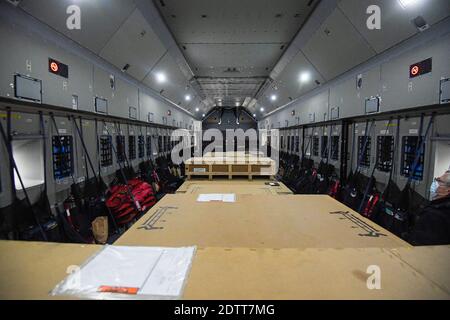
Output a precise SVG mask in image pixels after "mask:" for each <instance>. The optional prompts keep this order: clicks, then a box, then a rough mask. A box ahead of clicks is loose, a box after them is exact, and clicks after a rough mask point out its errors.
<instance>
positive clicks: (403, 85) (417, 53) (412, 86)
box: [381, 36, 450, 111]
mask: <svg viewBox="0 0 450 320" xmlns="http://www.w3.org/2000/svg"><path fill="white" fill-rule="evenodd" d="M449 55H450V36H447V37H444V38H441V40H440V42H437V43H435V44H433V45H426V46H422V47H420V48H417V49H416V50H413V51H410V52H408V53H405V54H404V55H402V56H401V57H399V58H396V59H392V60H390V61H389V62H387V63H385V64H383V65H382V67H381V86H382V93H381V95H382V98H383V101H382V108H383V111H390V110H398V109H404V108H412V107H418V106H426V105H432V104H438V103H439V102H440V99H439V95H440V81H441V79H443V78H448V77H450V70H449V69H448V65H449V60H448V57H449ZM428 58H432V72H430V73H427V74H424V75H421V76H418V77H415V78H410V66H411V65H413V64H415V63H418V62H420V61H423V60H425V59H428Z"/></svg>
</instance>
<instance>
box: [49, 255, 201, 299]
mask: <svg viewBox="0 0 450 320" xmlns="http://www.w3.org/2000/svg"><path fill="white" fill-rule="evenodd" d="M195 251H196V248H195V247H187V248H161V247H121V246H105V247H104V248H103V249H102V250H101V251H99V252H98V253H96V254H95V255H93V256H92V257H91V258H89V259H88V260H87V261H86V262H85V263H84V264H83V265H82V266H80V267H79V268H78V267H74V268H72V273H71V274H70V275H69V276H67V277H66V279H64V280H63V281H62V282H61V283H59V284H58V285H57V286H56V287H55V288H54V289H53V291H52V292H51V294H52V295H65V296H77V297H79V298H88V299H131V300H138V299H146V300H152V299H161V300H162V299H180V298H181V297H182V294H183V290H184V286H185V283H186V279H187V277H188V274H189V272H190V268H191V265H192V260H193V257H194V254H195Z"/></svg>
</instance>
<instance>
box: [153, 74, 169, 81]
mask: <svg viewBox="0 0 450 320" xmlns="http://www.w3.org/2000/svg"><path fill="white" fill-rule="evenodd" d="M155 77H156V81H158V83H164V82H166V81H167V77H166V75H165V74H164V73H162V72H158V73H157V74H156V75H155Z"/></svg>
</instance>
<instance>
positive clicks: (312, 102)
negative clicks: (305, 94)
mask: <svg viewBox="0 0 450 320" xmlns="http://www.w3.org/2000/svg"><path fill="white" fill-rule="evenodd" d="M328 99H329V90H326V91H323V92H321V93H319V94H317V95H315V96H313V97H311V98H308V99H306V100H304V101H302V102H300V103H299V105H298V107H297V108H296V109H297V110H298V113H299V116H300V124H309V123H316V122H321V121H324V120H328Z"/></svg>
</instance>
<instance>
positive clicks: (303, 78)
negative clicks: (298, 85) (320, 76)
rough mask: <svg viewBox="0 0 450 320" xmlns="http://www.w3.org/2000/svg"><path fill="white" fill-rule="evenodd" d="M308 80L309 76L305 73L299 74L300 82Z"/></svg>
mask: <svg viewBox="0 0 450 320" xmlns="http://www.w3.org/2000/svg"><path fill="white" fill-rule="evenodd" d="M309 80H311V74H310V73H309V72H307V71H305V72H302V73H301V74H300V82H303V83H304V82H308V81H309Z"/></svg>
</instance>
